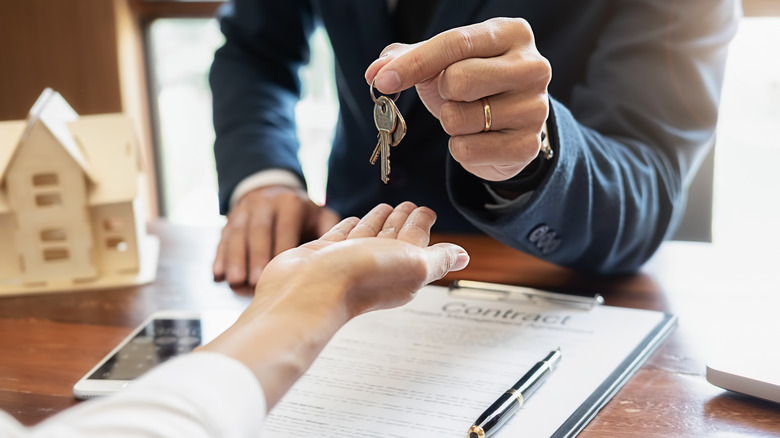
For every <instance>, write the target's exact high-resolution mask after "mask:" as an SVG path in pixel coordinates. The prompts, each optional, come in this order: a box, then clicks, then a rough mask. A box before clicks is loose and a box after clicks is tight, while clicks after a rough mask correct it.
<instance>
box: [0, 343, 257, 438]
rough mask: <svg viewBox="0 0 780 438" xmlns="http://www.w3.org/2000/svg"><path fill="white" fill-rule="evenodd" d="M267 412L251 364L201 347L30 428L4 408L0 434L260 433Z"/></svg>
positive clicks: (192, 436)
mask: <svg viewBox="0 0 780 438" xmlns="http://www.w3.org/2000/svg"><path fill="white" fill-rule="evenodd" d="M265 414H266V405H265V394H264V393H263V389H262V388H261V387H260V383H259V382H258V381H257V379H256V378H255V376H254V375H253V374H252V373H251V372H250V371H249V369H248V368H247V367H246V366H244V365H243V364H242V363H240V362H238V361H236V360H235V359H232V358H230V357H227V356H224V355H221V354H217V353H207V352H197V353H191V354H188V355H185V356H182V357H179V358H176V359H173V360H171V361H169V362H166V363H164V364H162V365H160V366H159V367H157V368H155V369H153V370H152V371H150V372H149V373H147V374H145V375H144V376H142V377H141V378H139V379H138V380H137V381H135V382H134V383H133V384H131V385H129V386H128V387H127V388H125V389H124V390H122V391H121V392H119V393H116V394H114V395H112V396H109V397H105V398H98V399H94V400H90V401H87V402H84V403H81V404H80V405H78V406H75V407H73V408H71V409H69V410H67V411H65V412H63V413H61V414H58V415H55V416H54V417H52V418H49V419H47V420H45V421H43V422H42V423H40V424H38V425H37V426H34V427H31V428H25V427H24V426H22V425H20V424H19V423H18V422H17V421H16V420H15V419H13V418H12V417H11V416H9V415H7V414H5V413H4V412H0V436H2V437H11V438H42V437H57V438H60V437H62V438H70V437H74V438H75V437H79V438H91V437H101V438H105V437H111V438H113V437H122V438H133V437H139V438H140V437H144V438H146V437H151V436H154V437H159V438H168V437H177V438H180V437H186V438H200V437H224V438H233V437H236V438H238V437H241V438H243V437H247V438H248V437H252V438H257V437H259V436H260V432H261V430H262V425H263V421H264V419H265Z"/></svg>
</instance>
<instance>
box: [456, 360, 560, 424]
mask: <svg viewBox="0 0 780 438" xmlns="http://www.w3.org/2000/svg"><path fill="white" fill-rule="evenodd" d="M559 360H561V349H560V348H557V349H555V350H554V351H551V352H550V354H548V355H547V357H545V358H544V359H542V360H541V361H539V362H537V363H536V365H534V366H533V367H531V369H530V370H528V372H527V373H525V375H524V376H523V377H521V378H520V380H518V381H517V382H516V383H515V384H514V385H512V387H511V388H509V389H507V390H506V392H505V393H503V394H502V395H501V397H499V398H498V400H496V401H495V402H494V403H493V404H492V405H490V407H489V408H487V410H486V411H485V412H483V413H482V415H480V416H479V418H477V421H475V422H474V425H473V426H471V428H469V434H468V438H485V437H489V436H491V435H493V434H494V433H496V431H497V430H498V429H499V428H500V427H501V426H503V425H504V423H506V422H507V420H509V419H510V418H511V417H512V415H514V413H515V412H517V411H518V410H519V409H520V407H521V406H523V402H524V401H525V400H528V397H530V396H531V394H533V393H534V391H536V390H537V388H539V386H540V385H541V384H542V382H544V381H545V379H546V378H547V375H548V374H550V371H552V369H553V366H555V364H557V363H558V361H559Z"/></svg>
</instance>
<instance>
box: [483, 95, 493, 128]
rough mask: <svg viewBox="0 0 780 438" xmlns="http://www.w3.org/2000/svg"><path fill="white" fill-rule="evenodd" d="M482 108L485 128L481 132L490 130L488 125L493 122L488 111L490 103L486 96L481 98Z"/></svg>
mask: <svg viewBox="0 0 780 438" xmlns="http://www.w3.org/2000/svg"><path fill="white" fill-rule="evenodd" d="M482 110H483V111H485V129H483V130H482V132H488V131H490V125H492V124H493V116H492V114H491V113H490V104H489V103H488V99H487V97H483V98H482Z"/></svg>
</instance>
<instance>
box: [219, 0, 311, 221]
mask: <svg viewBox="0 0 780 438" xmlns="http://www.w3.org/2000/svg"><path fill="white" fill-rule="evenodd" d="M309 8H310V5H308V2H303V1H294V0H290V1H285V2H271V1H243V0H238V1H236V2H234V3H233V4H227V5H225V6H224V7H223V8H221V9H220V11H221V17H220V24H221V29H222V32H223V34H224V35H225V44H224V45H223V46H222V47H221V48H220V49H219V50H217V52H216V53H215V55H214V63H213V64H212V67H211V72H210V75H209V83H210V85H211V90H212V96H213V117H214V130H215V133H216V139H215V143H214V156H215V160H216V165H217V174H218V182H219V192H220V193H219V195H220V209H221V211H222V212H223V213H225V212H227V210H228V203H229V198H230V194H231V193H232V191H233V189H234V188H235V187H236V185H237V184H239V182H240V181H242V180H243V179H244V178H246V177H248V176H250V175H252V174H253V173H255V172H258V171H261V170H265V169H270V168H275V169H285V170H288V171H290V172H292V173H294V174H295V175H297V176H298V177H299V178H300V179H301V180H303V174H302V171H301V168H300V164H299V163H298V157H297V152H298V141H297V138H296V136H295V105H296V103H297V101H298V98H299V96H300V91H301V86H300V79H299V78H298V69H299V68H300V67H301V66H302V65H303V64H304V63H305V62H306V61H307V60H308V57H309V47H308V37H309V35H310V34H311V32H312V30H313V18H312V16H311V14H312V12H311V11H310V10H309ZM269 17H273V19H269ZM282 35H283V36H282Z"/></svg>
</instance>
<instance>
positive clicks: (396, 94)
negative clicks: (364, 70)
mask: <svg viewBox="0 0 780 438" xmlns="http://www.w3.org/2000/svg"><path fill="white" fill-rule="evenodd" d="M375 80H376V76H374V79H372V80H371V85H369V86H368V91H370V92H371V100H373V101H374V105H380V103H379V101H378V100H377V98H376V96H374V81H375ZM400 95H401V92H400V91H399V92H397V93H395V96H394V97H393V102H395V101H396V100H398V96H400ZM382 107H383V108H384V105H382Z"/></svg>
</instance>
